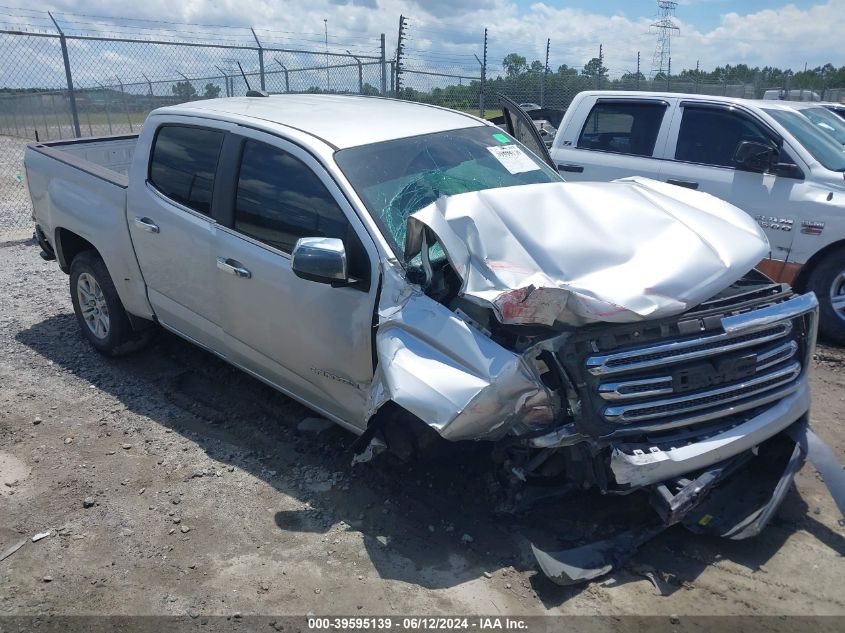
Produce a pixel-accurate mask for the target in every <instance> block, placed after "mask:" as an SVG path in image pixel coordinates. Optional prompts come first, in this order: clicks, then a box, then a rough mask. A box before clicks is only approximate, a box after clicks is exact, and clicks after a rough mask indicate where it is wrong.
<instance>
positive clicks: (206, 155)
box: [148, 124, 225, 216]
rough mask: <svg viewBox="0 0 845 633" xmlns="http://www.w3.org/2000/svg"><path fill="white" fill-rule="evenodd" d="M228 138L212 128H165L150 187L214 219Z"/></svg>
mask: <svg viewBox="0 0 845 633" xmlns="http://www.w3.org/2000/svg"><path fill="white" fill-rule="evenodd" d="M224 134H225V133H224V132H223V131H222V130H213V129H209V128H202V127H193V126H187V125H170V124H165V125H162V126H161V127H160V128H159V129H158V131H157V132H156V137H155V140H154V141H153V150H152V154H151V157H150V170H149V176H148V177H149V180H150V183H151V184H152V185H153V186H154V187H155V188H156V189H157V190H158V191H160V192H161V193H162V194H164V195H165V196H167V197H168V198H170V199H171V200H173V201H174V202H178V203H179V204H181V205H184V206H186V207H188V208H189V209H192V210H194V211H196V212H198V213H201V214H203V215H206V216H210V215H211V192H212V190H213V189H214V174H215V171H216V170H217V161H218V160H219V158H220V151H221V149H222V147H223V137H224Z"/></svg>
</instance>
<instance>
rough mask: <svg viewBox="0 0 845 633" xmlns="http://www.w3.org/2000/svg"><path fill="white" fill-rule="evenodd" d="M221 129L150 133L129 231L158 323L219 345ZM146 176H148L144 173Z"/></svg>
mask: <svg viewBox="0 0 845 633" xmlns="http://www.w3.org/2000/svg"><path fill="white" fill-rule="evenodd" d="M224 136H225V131H224V130H222V129H210V128H205V127H197V126H195V125H182V124H178V123H166V124H163V125H162V126H160V127H159V128H158V129H157V130H156V132H155V138H154V140H153V148H152V153H151V157H150V169H149V173H148V174H146V175H145V174H133V176H134V175H137V176H140V177H142V178H143V180H144V181H145V185H144V186H143V187H136V188H131V196H130V198H129V200H128V202H127V204H128V209H129V215H128V222H129V231H130V235H131V236H132V244H133V246H134V248H135V253H136V255H137V257H138V262H139V264H140V266H141V270H142V271H143V274H144V281H145V282H146V285H147V293H148V297H149V301H150V304H151V305H152V306H153V309H154V310H155V314H156V316H157V317H158V319H159V321H160V322H161V323H162V324H163V325H165V326H166V327H169V328H171V329H173V330H176V331H177V332H179V333H181V334H183V335H186V336H188V337H189V338H191V339H193V340H194V341H196V342H198V343H200V344H201V345H204V346H206V347H208V348H211V349H214V350H215V351H217V350H218V349H219V343H220V313H219V310H218V291H217V271H216V268H215V264H214V246H215V239H216V237H215V236H216V233H217V224H216V222H215V221H214V220H213V219H212V217H211V207H212V191H213V189H214V179H215V171H216V168H217V162H218V159H219V157H220V153H221V148H222V146H223V138H224ZM144 176H146V177H145V178H144Z"/></svg>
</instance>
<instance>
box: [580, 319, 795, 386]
mask: <svg viewBox="0 0 845 633" xmlns="http://www.w3.org/2000/svg"><path fill="white" fill-rule="evenodd" d="M791 332H792V322H791V321H784V322H781V323H777V324H775V325H771V326H764V327H760V328H758V329H755V330H753V331H750V332H744V333H742V334H741V335H736V334H728V333H722V334H713V335H710V336H704V337H699V338H696V339H691V340H686V341H673V342H671V343H663V344H660V345H654V346H651V347H647V348H640V349H636V350H628V351H624V352H617V353H614V354H603V355H593V356H589V357H588V358H587V361H586V366H587V371H589V372H590V373H591V374H592V375H594V376H606V375H612V374H620V373H627V372H633V371H647V370H650V369H656V368H659V367H665V366H667V365H675V364H678V363H681V362H684V361H689V360H697V359H701V358H707V357H708V356H716V355H720V356H721V355H724V354H726V353H728V352H732V351H736V350H741V349H745V348H748V347H753V346H755V345H761V344H763V343H768V342H770V341H775V340H778V339H781V338H784V337H786V336H789V334H790V333H791Z"/></svg>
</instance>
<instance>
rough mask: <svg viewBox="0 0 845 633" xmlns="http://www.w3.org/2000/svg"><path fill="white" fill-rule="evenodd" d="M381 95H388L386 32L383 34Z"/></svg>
mask: <svg viewBox="0 0 845 633" xmlns="http://www.w3.org/2000/svg"><path fill="white" fill-rule="evenodd" d="M381 96H382V97H386V96H387V56H386V54H385V49H384V33H382V34H381Z"/></svg>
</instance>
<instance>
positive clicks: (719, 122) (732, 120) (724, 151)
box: [675, 106, 775, 167]
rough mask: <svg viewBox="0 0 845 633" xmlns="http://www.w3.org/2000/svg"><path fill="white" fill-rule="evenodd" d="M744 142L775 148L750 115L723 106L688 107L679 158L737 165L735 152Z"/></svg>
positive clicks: (722, 164) (681, 135)
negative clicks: (722, 107)
mask: <svg viewBox="0 0 845 633" xmlns="http://www.w3.org/2000/svg"><path fill="white" fill-rule="evenodd" d="M742 141H753V142H755V143H764V144H766V145H771V146H772V147H775V145H774V143H773V142H772V140H771V139H770V138H769V137H768V136H767V135H766V134H765V133H764V132H763V130H762V129H761V128H760V126H759V125H757V124H756V123H755V122H754V121H752V120H751V119H750V118H749V117H747V116H745V115H743V114H739V113H737V112H732V111H730V110H727V109H721V108H696V107H689V106H685V107H684V114H683V118H682V119H681V129H680V131H679V132H678V145H677V147H676V149H675V160H681V161H685V162H690V163H699V164H702V165H714V166H716V167H736V163H734V154H735V153H736V148H737V146H738V145H739V144H740V143H741V142H742Z"/></svg>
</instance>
